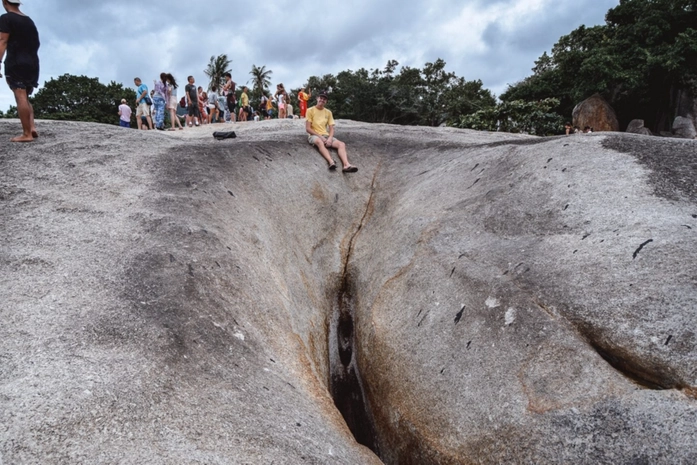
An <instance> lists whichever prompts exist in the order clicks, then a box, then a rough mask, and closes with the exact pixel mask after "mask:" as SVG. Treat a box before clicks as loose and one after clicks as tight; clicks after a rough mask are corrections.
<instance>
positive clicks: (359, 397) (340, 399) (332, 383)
mask: <svg viewBox="0 0 697 465" xmlns="http://www.w3.org/2000/svg"><path fill="white" fill-rule="evenodd" d="M378 171H379V167H378V169H377V170H376V171H375V174H374V175H373V180H372V183H371V190H370V196H369V198H368V203H367V205H366V209H365V211H364V213H363V216H362V217H361V220H360V222H359V224H358V226H357V227H356V230H355V231H354V232H353V234H352V235H351V238H350V239H349V243H348V247H347V249H346V255H345V257H344V258H343V270H342V273H341V275H340V280H339V285H338V291H337V293H336V299H335V300H334V302H333V305H332V309H331V319H330V324H329V334H328V335H327V336H328V344H327V346H328V348H329V357H328V360H329V377H330V379H329V388H330V393H331V395H332V398H333V400H334V405H335V406H336V408H337V409H338V410H339V412H340V413H341V415H342V416H343V417H344V420H345V421H346V425H347V426H348V428H349V430H350V431H351V433H352V434H353V436H354V438H355V439H356V441H357V442H358V443H359V444H362V445H364V446H366V447H368V448H369V449H370V450H372V451H373V452H374V453H375V454H376V455H377V456H378V457H380V450H379V446H378V441H377V436H376V433H375V422H374V419H373V415H372V413H371V409H370V405H369V402H368V399H367V397H366V395H365V390H364V386H363V380H362V378H361V374H360V369H359V367H358V357H357V353H356V348H357V340H356V339H357V338H356V332H355V324H354V321H355V318H356V314H355V285H354V283H353V277H352V274H351V272H350V270H349V263H350V260H351V254H352V252H353V246H354V241H355V239H356V237H357V236H358V233H359V232H360V231H361V228H362V227H363V225H364V223H365V221H366V220H367V218H368V217H369V216H370V213H371V211H372V209H373V193H374V191H375V181H376V179H377V174H378Z"/></svg>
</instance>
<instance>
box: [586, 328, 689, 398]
mask: <svg viewBox="0 0 697 465" xmlns="http://www.w3.org/2000/svg"><path fill="white" fill-rule="evenodd" d="M586 340H587V341H588V344H589V345H590V346H591V347H592V348H593V350H595V351H596V352H597V353H598V355H600V356H601V357H602V358H603V359H604V360H605V361H606V362H607V363H609V364H610V366H612V367H613V368H614V369H615V370H617V371H618V372H620V373H621V374H622V375H623V376H624V377H626V378H628V379H629V380H631V381H632V382H634V383H635V384H637V385H639V386H641V387H643V388H645V389H654V390H664V389H679V385H676V384H675V383H674V382H671V380H670V379H668V378H667V377H665V376H662V374H661V373H651V372H649V371H648V370H646V368H644V367H643V366H642V365H641V364H640V363H637V361H635V360H632V358H631V357H630V356H628V355H626V354H623V353H621V351H620V350H619V349H615V348H612V347H607V346H604V345H601V344H600V343H598V341H596V340H594V339H593V338H589V337H588V334H586Z"/></svg>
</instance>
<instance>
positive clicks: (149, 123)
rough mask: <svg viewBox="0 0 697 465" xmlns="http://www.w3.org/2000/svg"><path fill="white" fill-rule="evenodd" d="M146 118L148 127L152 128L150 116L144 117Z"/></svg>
mask: <svg viewBox="0 0 697 465" xmlns="http://www.w3.org/2000/svg"><path fill="white" fill-rule="evenodd" d="M145 119H146V120H148V127H150V129H151V130H152V118H150V115H148V116H146V117H145Z"/></svg>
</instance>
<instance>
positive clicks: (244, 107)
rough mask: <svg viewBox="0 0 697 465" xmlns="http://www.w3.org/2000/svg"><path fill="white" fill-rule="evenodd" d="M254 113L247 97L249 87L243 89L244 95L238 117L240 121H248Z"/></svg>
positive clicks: (241, 98)
mask: <svg viewBox="0 0 697 465" xmlns="http://www.w3.org/2000/svg"><path fill="white" fill-rule="evenodd" d="M251 113H252V109H251V108H249V97H248V96H247V87H242V95H240V113H239V115H238V118H237V119H238V121H247V118H248V117H249V115H250V114H251Z"/></svg>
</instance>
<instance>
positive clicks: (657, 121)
mask: <svg viewBox="0 0 697 465" xmlns="http://www.w3.org/2000/svg"><path fill="white" fill-rule="evenodd" d="M695 63H697V0H620V2H619V5H618V6H616V7H614V8H612V9H610V10H609V11H608V12H607V15H606V17H605V25H602V26H595V27H592V28H586V27H584V26H581V27H579V28H578V29H576V30H574V31H572V32H571V33H570V34H568V35H565V36H562V37H561V38H560V39H559V41H558V42H557V43H556V44H555V45H554V47H553V48H552V51H551V55H547V54H546V53H545V54H543V55H542V56H541V57H540V59H539V60H538V61H537V62H536V66H535V68H533V75H532V76H530V77H528V78H526V79H524V80H523V81H521V82H519V83H517V84H514V85H513V86H510V87H509V88H508V89H507V90H506V92H504V93H503V94H502V95H501V100H503V101H514V100H526V101H533V100H539V99H544V98H558V99H559V102H560V104H559V107H558V108H557V109H556V111H557V112H558V113H559V114H560V115H563V116H565V117H566V118H567V119H568V118H569V117H570V116H571V110H572V109H573V107H574V105H576V104H577V103H579V102H580V101H581V100H583V99H585V98H587V97H589V96H590V95H592V94H594V93H596V92H598V93H600V94H601V95H602V96H603V97H604V98H605V99H606V100H608V102H610V104H611V105H612V106H613V107H614V108H615V111H616V113H617V116H618V119H619V120H620V125H621V126H624V125H626V124H627V123H628V122H629V121H630V120H632V119H634V118H641V119H644V121H645V124H646V125H647V126H648V127H650V128H651V129H653V130H654V131H655V132H657V131H660V130H664V129H668V128H669V126H670V123H671V122H672V119H673V117H674V116H675V114H676V105H677V103H676V102H677V101H678V100H679V98H678V96H680V95H682V94H684V93H688V94H690V93H691V94H692V95H697V66H695Z"/></svg>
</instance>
